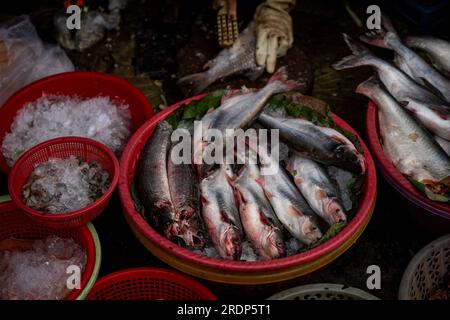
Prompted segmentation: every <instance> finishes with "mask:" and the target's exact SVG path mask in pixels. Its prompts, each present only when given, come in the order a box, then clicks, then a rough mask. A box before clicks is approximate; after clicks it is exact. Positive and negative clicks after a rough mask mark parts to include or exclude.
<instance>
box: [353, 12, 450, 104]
mask: <svg viewBox="0 0 450 320" xmlns="http://www.w3.org/2000/svg"><path fill="white" fill-rule="evenodd" d="M382 22H383V26H384V27H385V29H386V30H387V31H386V30H384V29H379V30H376V31H372V32H370V33H367V34H366V35H364V36H362V37H360V39H361V40H362V41H363V42H366V43H369V44H372V45H375V46H379V47H382V48H387V49H391V50H393V51H394V52H395V63H396V65H397V66H398V67H399V68H400V69H401V70H402V71H403V72H405V73H406V74H408V75H409V76H410V77H412V78H413V79H414V80H415V81H416V82H418V83H420V84H422V85H423V86H425V87H427V88H429V89H430V90H432V92H434V93H436V94H437V95H439V96H442V97H443V98H444V99H445V100H446V101H447V102H449V101H450V80H448V79H447V78H445V77H444V76H443V75H442V74H440V73H439V72H438V71H437V70H436V69H434V68H433V67H432V66H430V65H429V64H428V62H426V61H425V60H424V59H423V58H422V57H421V56H420V55H418V54H417V53H416V52H415V51H414V50H412V49H410V48H409V47H407V46H405V45H404V44H403V43H402V41H401V40H400V37H399V36H398V34H397V32H396V31H395V29H394V27H393V26H392V23H391V22H390V20H389V19H388V18H387V17H386V16H382ZM448 53H449V54H450V51H448Z"/></svg>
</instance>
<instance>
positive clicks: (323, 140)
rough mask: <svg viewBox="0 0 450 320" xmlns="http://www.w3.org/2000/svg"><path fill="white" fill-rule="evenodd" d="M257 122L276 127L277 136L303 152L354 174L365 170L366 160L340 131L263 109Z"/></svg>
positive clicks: (316, 159) (271, 127)
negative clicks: (272, 114) (280, 116)
mask: <svg viewBox="0 0 450 320" xmlns="http://www.w3.org/2000/svg"><path fill="white" fill-rule="evenodd" d="M258 122H259V123H260V124H261V125H263V126H264V127H266V128H270V129H279V130H280V131H279V132H280V138H281V139H282V140H284V141H285V142H286V143H288V144H289V145H290V146H291V147H292V148H294V149H295V150H297V151H298V152H300V153H301V154H303V155H304V156H306V157H308V158H311V159H313V160H315V161H318V162H320V163H322V164H325V165H334V166H337V167H340V168H343V169H346V170H349V171H352V172H355V173H357V174H363V173H364V172H365V168H366V167H365V160H364V156H363V155H361V154H360V153H359V152H358V150H357V149H356V148H355V146H354V145H353V143H352V142H351V141H350V140H349V139H348V138H347V137H345V136H344V135H343V134H342V133H340V132H338V131H336V130H334V129H332V128H327V127H321V126H317V125H315V124H313V123H312V122H310V121H308V120H304V119H300V118H274V117H272V116H269V115H268V114H265V113H262V114H261V115H260V116H259V118H258Z"/></svg>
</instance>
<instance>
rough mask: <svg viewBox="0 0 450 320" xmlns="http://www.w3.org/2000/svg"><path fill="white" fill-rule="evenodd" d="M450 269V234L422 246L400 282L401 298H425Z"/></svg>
mask: <svg viewBox="0 0 450 320" xmlns="http://www.w3.org/2000/svg"><path fill="white" fill-rule="evenodd" d="M448 271H450V234H448V235H446V236H443V237H441V238H439V239H437V240H435V241H433V242H431V243H429V244H428V245H426V246H425V247H424V248H422V249H421V250H420V251H419V252H418V253H417V254H416V255H415V256H414V258H413V259H412V260H411V262H410V263H409V265H408V267H407V268H406V270H405V273H403V278H402V282H401V283H400V290H399V295H398V297H399V299H400V300H424V299H426V298H427V297H428V295H429V294H430V292H431V291H432V290H433V289H436V288H437V287H439V285H440V284H441V283H442V280H443V278H444V276H445V274H446V273H447V272H448Z"/></svg>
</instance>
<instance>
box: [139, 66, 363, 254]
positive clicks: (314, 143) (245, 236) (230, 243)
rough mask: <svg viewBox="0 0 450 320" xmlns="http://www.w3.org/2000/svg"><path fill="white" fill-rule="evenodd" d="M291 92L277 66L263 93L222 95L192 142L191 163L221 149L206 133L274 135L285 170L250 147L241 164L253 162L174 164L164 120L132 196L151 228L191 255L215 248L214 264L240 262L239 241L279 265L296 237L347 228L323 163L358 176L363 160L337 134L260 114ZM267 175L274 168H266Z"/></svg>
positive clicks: (259, 147)
mask: <svg viewBox="0 0 450 320" xmlns="http://www.w3.org/2000/svg"><path fill="white" fill-rule="evenodd" d="M297 87H298V83H297V82H294V81H290V80H287V76H286V74H285V70H284V69H280V70H278V71H277V72H276V73H275V74H274V75H273V76H272V78H271V79H270V80H269V82H268V83H267V84H266V86H265V87H263V88H262V89H260V90H257V91H247V92H239V93H236V94H233V95H224V96H223V98H222V101H221V105H220V106H219V107H218V108H216V109H211V110H209V112H207V113H206V114H205V115H204V116H203V118H202V122H201V126H202V129H203V131H202V135H199V136H198V137H196V136H195V135H194V139H193V140H192V141H193V142H192V143H193V150H194V153H193V155H192V157H193V158H195V157H202V158H201V159H204V158H203V156H204V155H203V153H202V152H204V150H206V149H207V147H208V146H209V145H211V144H219V143H223V144H222V146H224V145H225V142H224V141H216V140H214V141H210V139H209V138H208V136H207V129H216V130H220V132H222V133H223V139H227V138H228V137H227V134H226V133H227V132H229V131H228V130H227V129H234V130H238V129H246V128H249V127H250V126H259V127H263V128H267V129H278V130H279V136H280V138H281V140H282V141H283V143H285V144H287V145H288V146H289V148H290V156H289V158H288V159H287V161H286V165H282V163H281V162H279V161H277V159H275V158H274V157H273V155H272V153H270V154H269V152H268V148H267V146H264V145H263V144H262V143H258V142H256V145H255V144H254V143H253V142H251V141H248V142H247V150H246V152H245V154H244V158H245V159H244V160H248V159H249V158H250V157H254V158H255V159H257V160H258V161H255V162H251V161H242V162H240V164H227V162H226V161H223V163H221V164H218V163H217V164H214V165H208V164H206V163H205V162H202V161H200V162H197V161H192V163H195V164H196V165H195V166H194V165H191V164H174V163H173V161H172V158H171V156H170V155H171V150H172V149H173V148H175V147H176V146H177V144H172V142H171V141H172V139H171V134H172V132H173V129H172V127H171V126H170V125H169V124H168V123H167V122H161V123H160V124H159V125H158V126H157V127H156V129H155V132H154V133H153V135H152V136H151V137H150V139H149V140H148V141H147V143H146V145H145V147H144V149H143V151H142V154H141V157H140V160H139V164H138V167H137V171H136V185H137V191H138V196H139V199H140V201H141V202H142V204H143V206H144V208H145V212H146V214H147V213H150V215H151V216H150V221H151V224H152V225H153V226H155V228H157V229H158V230H160V232H161V233H163V234H164V235H165V236H166V237H167V238H168V239H170V240H173V241H175V240H178V239H180V240H182V243H181V244H182V245H184V246H187V247H190V248H191V249H199V248H200V249H201V248H204V247H208V246H210V245H211V244H212V245H213V246H214V248H215V249H216V251H217V253H218V255H219V256H220V257H221V258H223V259H229V260H240V259H242V256H241V255H242V252H243V247H244V245H243V244H244V242H246V241H248V242H250V244H251V247H252V248H253V250H254V252H255V253H256V254H257V256H258V259H259V260H270V259H277V258H281V257H284V256H286V254H287V251H288V250H287V248H286V244H287V243H288V242H289V241H290V240H292V239H293V238H295V239H297V240H298V241H300V242H301V243H302V244H304V245H312V244H314V243H316V242H317V241H319V240H320V239H321V237H322V235H323V232H322V230H324V229H323V228H324V225H327V224H328V225H334V224H337V223H342V224H345V223H346V221H347V215H346V210H345V209H344V206H343V204H342V201H341V196H340V192H339V190H338V189H337V187H336V186H335V183H334V182H333V181H332V179H331V178H330V177H329V175H328V172H327V170H326V166H331V165H332V166H335V167H339V168H343V169H345V170H349V171H351V172H353V173H356V174H358V175H362V174H364V172H365V160H364V157H363V156H362V155H361V154H360V153H359V152H358V150H357V149H356V147H355V146H354V145H353V143H352V142H351V141H350V140H349V139H348V138H347V137H345V136H344V135H343V134H341V133H340V132H338V131H337V130H334V129H332V128H329V127H323V126H319V125H315V124H313V123H312V122H310V121H307V120H305V119H299V118H289V117H285V118H280V117H275V116H273V115H271V114H269V113H268V112H266V111H265V108H264V107H265V106H266V103H267V101H268V100H269V98H270V97H271V96H273V95H274V94H277V93H283V92H288V91H292V90H294V89H295V88H297ZM271 142H272V141H271ZM199 146H201V148H196V147H199ZM195 150H200V151H199V152H195ZM236 153H237V152H236ZM236 156H239V155H236ZM198 163H200V164H198ZM202 163H203V164H202ZM268 168H272V169H273V168H276V169H277V170H275V171H271V170H266V171H264V170H263V169H268ZM268 172H276V174H274V173H271V174H269V173H268ZM147 216H148V215H147Z"/></svg>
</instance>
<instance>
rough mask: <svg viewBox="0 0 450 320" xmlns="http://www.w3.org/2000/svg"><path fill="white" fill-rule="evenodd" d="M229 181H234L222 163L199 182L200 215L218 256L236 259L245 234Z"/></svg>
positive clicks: (231, 173)
mask: <svg viewBox="0 0 450 320" xmlns="http://www.w3.org/2000/svg"><path fill="white" fill-rule="evenodd" d="M230 179H231V180H232V179H234V173H233V172H232V170H231V167H230V166H229V165H225V164H223V165H221V166H220V167H219V168H218V169H217V170H216V171H214V172H213V173H212V174H210V175H209V176H208V177H206V178H204V179H203V180H202V181H201V182H200V190H201V202H202V215H203V221H204V223H205V226H206V230H207V231H208V234H209V237H210V238H211V240H212V242H213V244H214V247H215V248H216V250H217V252H218V253H219V255H220V257H222V258H223V259H227V260H239V259H240V257H241V253H242V241H243V237H244V231H243V228H242V224H241V220H240V217H239V210H238V208H237V206H236V203H235V198H234V190H233V187H232V186H231V185H230V182H229V180H230Z"/></svg>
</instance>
